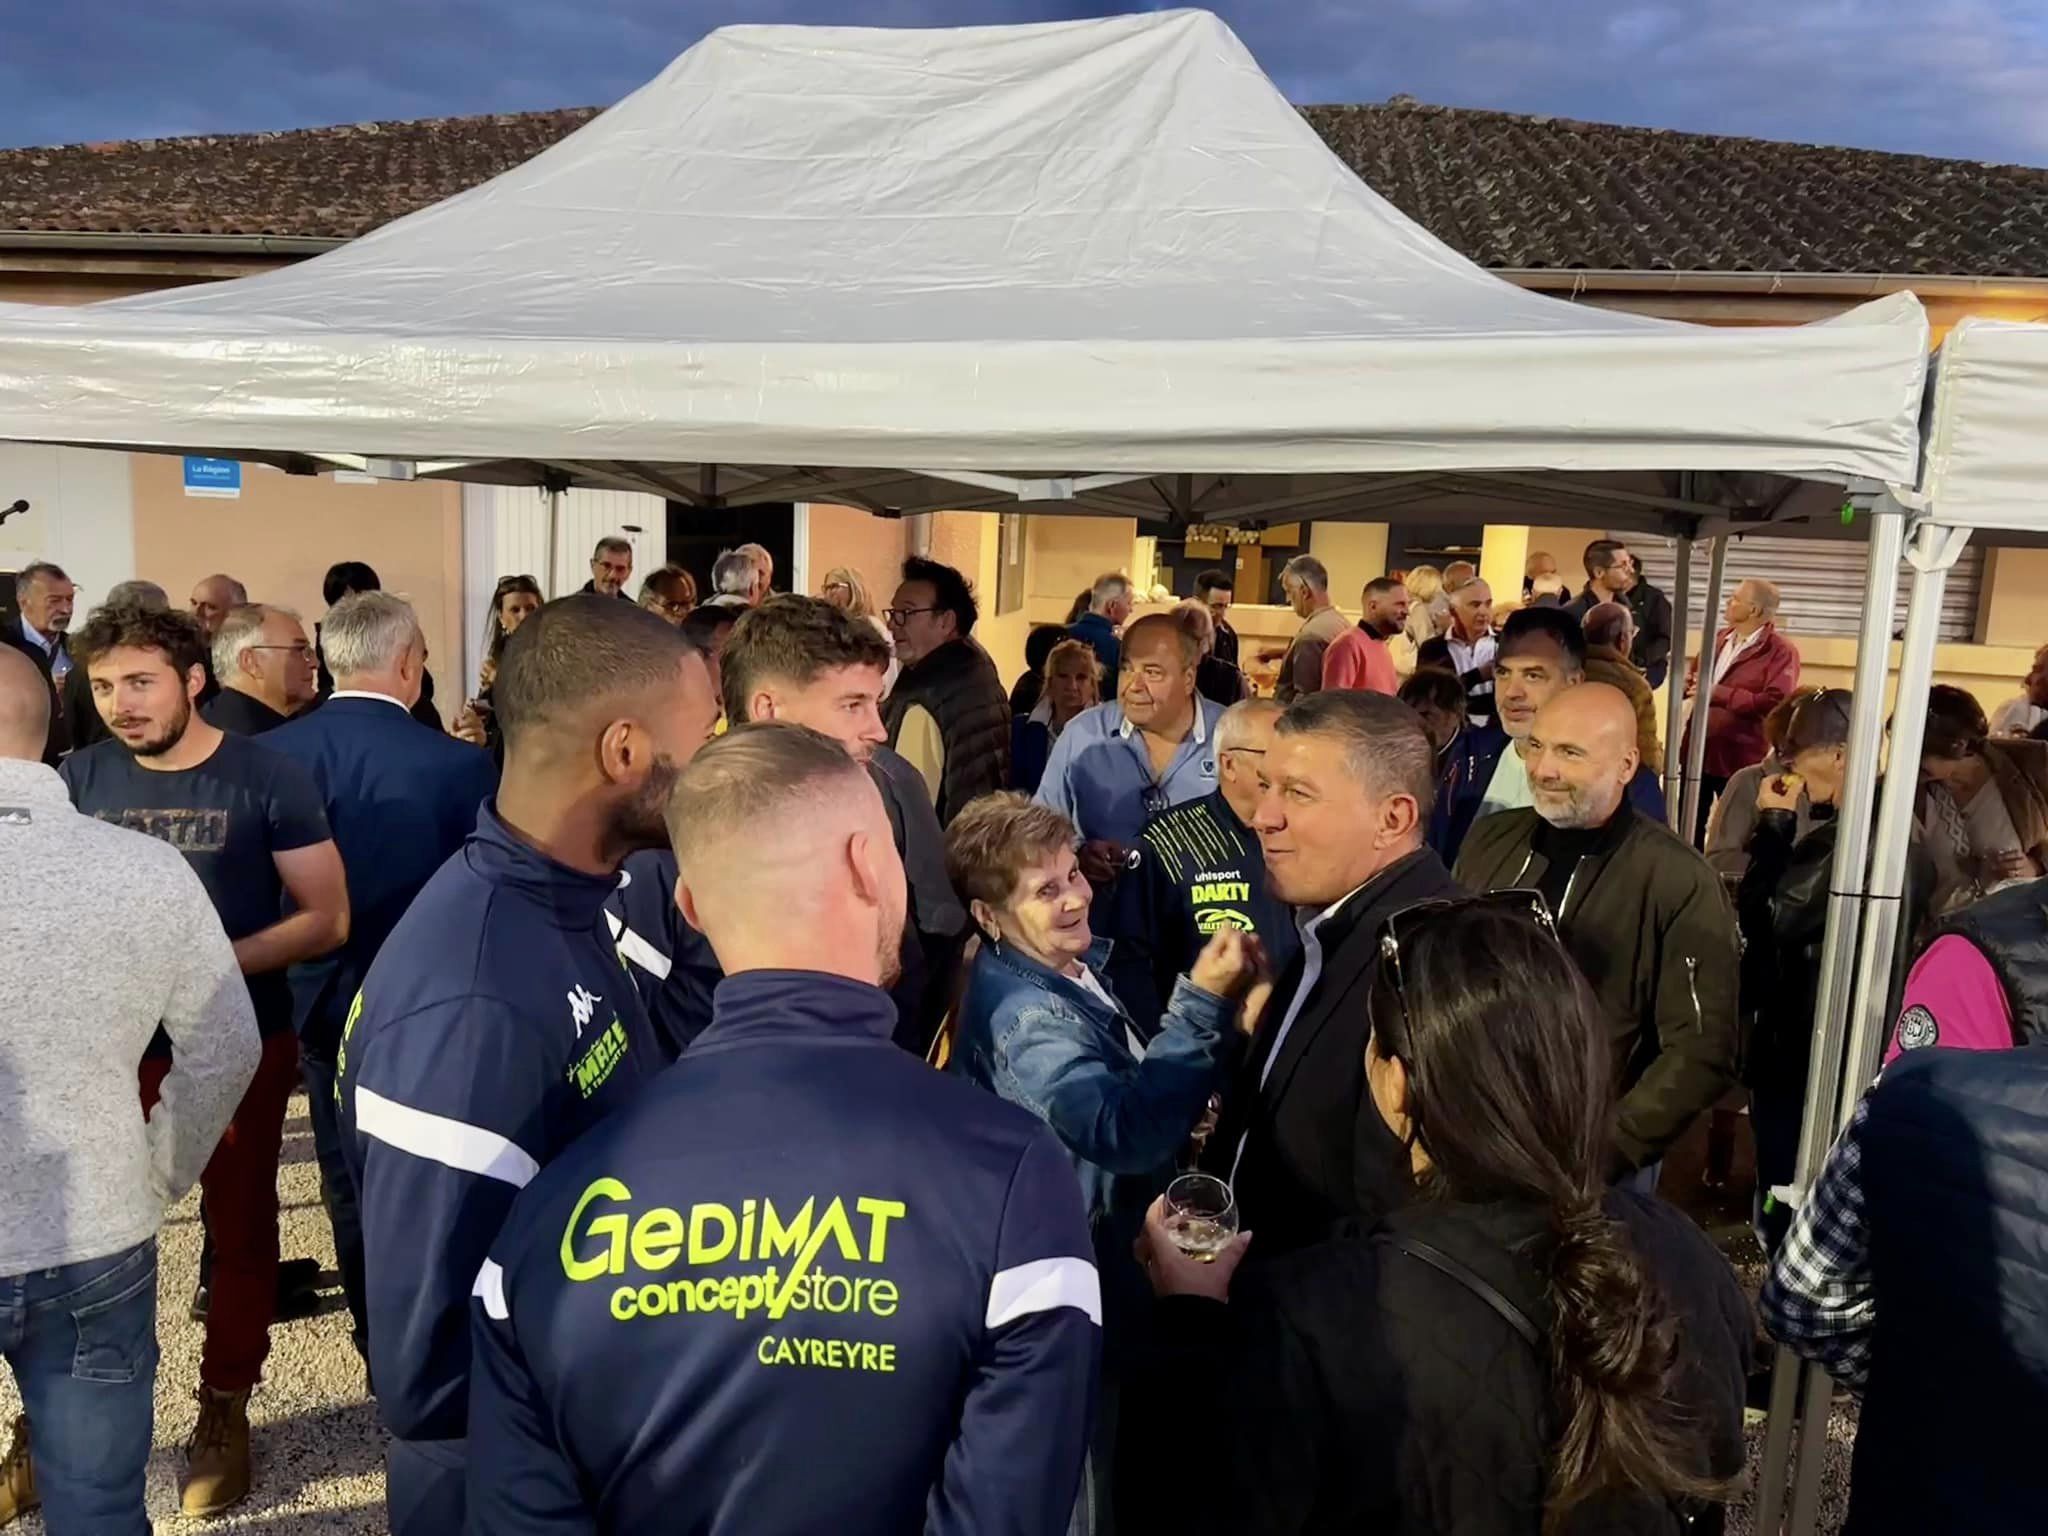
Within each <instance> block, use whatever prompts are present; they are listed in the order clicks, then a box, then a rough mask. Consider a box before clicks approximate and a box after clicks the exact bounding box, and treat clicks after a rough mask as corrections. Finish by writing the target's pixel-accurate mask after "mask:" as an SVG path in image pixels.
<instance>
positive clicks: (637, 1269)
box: [561, 1178, 908, 1371]
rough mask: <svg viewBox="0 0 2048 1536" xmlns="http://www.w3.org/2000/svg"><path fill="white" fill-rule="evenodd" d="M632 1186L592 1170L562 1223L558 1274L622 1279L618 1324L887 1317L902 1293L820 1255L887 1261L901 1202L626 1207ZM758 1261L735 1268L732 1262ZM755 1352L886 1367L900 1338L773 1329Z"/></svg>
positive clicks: (850, 1366)
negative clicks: (680, 1271)
mask: <svg viewBox="0 0 2048 1536" xmlns="http://www.w3.org/2000/svg"><path fill="white" fill-rule="evenodd" d="M632 1199H633V1193H632V1191H631V1190H629V1189H628V1188H627V1187H626V1186H625V1185H624V1184H622V1183H621V1182H620V1181H619V1180H617V1179H613V1178H600V1179H593V1180H592V1181H591V1182H590V1184H589V1185H588V1186H587V1187H586V1188H585V1189H584V1191H583V1195H582V1197H581V1198H580V1199H579V1200H577V1202H576V1206H575V1209H573V1210H572V1211H570V1213H569V1221H568V1225H567V1226H566V1227H564V1228H563V1230H562V1250H561V1257H562V1273H563V1274H565V1275H566V1276H568V1278H569V1279H570V1280H572V1281H575V1282H578V1283H599V1282H603V1281H607V1280H610V1281H623V1282H624V1283H623V1284H617V1285H615V1286H614V1287H613V1289H612V1293H611V1315H612V1316H613V1317H614V1318H616V1319H617V1320H618V1321H620V1322H622V1323H623V1322H632V1321H635V1320H638V1319H645V1318H660V1317H670V1316H676V1315H683V1314H693V1313H714V1314H715V1313H724V1314H727V1315H729V1316H731V1317H732V1318H734V1319H735V1320H738V1321H742V1322H743V1321H745V1320H746V1319H748V1318H750V1317H756V1316H759V1317H764V1318H766V1319H768V1320H769V1321H771V1322H780V1321H782V1320H783V1318H785V1317H786V1316H787V1315H788V1314H790V1313H792V1312H795V1313H813V1314H815V1313H825V1314H836V1315H846V1314H860V1315H865V1316H869V1317H878V1318H888V1317H894V1316H895V1315H896V1309H897V1307H898V1305H899V1302H900V1300H901V1298H900V1295H899V1293H898V1291H897V1287H896V1282H895V1281H893V1280H891V1279H889V1278H888V1277H887V1276H885V1275H881V1274H875V1273H853V1274H847V1273H839V1272H835V1271H832V1270H827V1269H824V1268H821V1267H820V1261H821V1260H831V1261H835V1262H836V1263H838V1264H841V1265H851V1266H855V1267H856V1268H857V1269H858V1270H862V1271H873V1270H876V1269H879V1268H881V1267H882V1266H883V1265H884V1264H886V1263H887V1262H888V1257H889V1228H890V1224H891V1223H892V1222H895V1221H899V1220H901V1219H903V1217H904V1216H905V1215H906V1214H907V1212H908V1207H907V1206H906V1205H905V1204H904V1202H902V1201H901V1200H882V1199H877V1198H874V1197H872V1196H866V1195H860V1196H855V1197H854V1198H853V1199H852V1201H851V1203H850V1204H849V1202H848V1199H847V1198H846V1197H845V1196H842V1195H831V1196H819V1195H811V1196H808V1197H806V1198H805V1200H804V1203H803V1204H802V1205H800V1206H798V1207H796V1208H795V1209H794V1210H791V1209H789V1208H788V1205H787V1202H785V1203H784V1205H783V1206H782V1207H779V1208H778V1206H777V1205H776V1203H775V1202H774V1201H773V1200H770V1199H766V1198H761V1199H753V1198H749V1199H746V1200H742V1201H741V1202H740V1203H739V1206H738V1208H737V1209H735V1208H734V1207H732V1206H731V1205H726V1204H721V1203H718V1202H715V1201H700V1202H698V1203H697V1204H695V1205H692V1206H691V1207H690V1209H689V1213H688V1215H687V1216H686V1215H685V1214H684V1213H683V1212H682V1211H680V1210H678V1209H676V1208H675V1207H673V1206H666V1205H655V1206H648V1207H646V1208H645V1209H642V1210H638V1211H634V1210H631V1209H622V1207H627V1206H628V1205H629V1204H630V1202H631V1201H632ZM714 1264H715V1265H719V1266H721V1268H722V1270H723V1271H724V1272H722V1273H720V1274H716V1275H704V1274H684V1275H671V1274H670V1272H671V1271H673V1270H675V1269H676V1268H677V1267H678V1266H684V1267H686V1268H689V1269H696V1268H698V1267H699V1266H704V1265H714ZM735 1264H737V1265H743V1266H757V1267H754V1268H749V1269H745V1270H743V1271H741V1272H739V1273H734V1272H733V1271H732V1266H733V1265H735ZM755 1358H756V1359H757V1360H759V1361H760V1363H761V1364H763V1365H810V1366H824V1367H827V1368H831V1369H839V1370H865V1371H893V1370H895V1369H896V1346H895V1345H894V1344H881V1343H873V1342H868V1341H862V1340H849V1339H809V1338H794V1337H787V1336H784V1335H781V1334H776V1333H770V1334H766V1335H764V1336H763V1337H762V1339H761V1341H760V1344H759V1345H758V1346H757V1348H756V1350H755Z"/></svg>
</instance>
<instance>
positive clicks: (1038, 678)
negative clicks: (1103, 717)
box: [1010, 624, 1067, 717]
mask: <svg viewBox="0 0 2048 1536" xmlns="http://www.w3.org/2000/svg"><path fill="white" fill-rule="evenodd" d="M1066 638H1067V630H1066V626H1065V625H1063V624H1034V625H1033V626H1032V627H1031V633H1030V634H1028V635H1026V636H1025V637H1024V670H1023V671H1022V672H1021V673H1019V674H1018V676H1017V681H1016V683H1015V684H1013V685H1012V686H1011V689H1010V714H1011V715H1012V716H1013V717H1022V716H1024V715H1028V714H1030V713H1031V711H1032V710H1034V709H1036V708H1038V700H1039V698H1040V696H1041V695H1043V694H1044V692H1045V663H1046V658H1047V657H1049V656H1051V655H1052V648H1053V647H1054V646H1056V645H1058V644H1059V643H1060V642H1061V641H1062V640H1064V639H1066Z"/></svg>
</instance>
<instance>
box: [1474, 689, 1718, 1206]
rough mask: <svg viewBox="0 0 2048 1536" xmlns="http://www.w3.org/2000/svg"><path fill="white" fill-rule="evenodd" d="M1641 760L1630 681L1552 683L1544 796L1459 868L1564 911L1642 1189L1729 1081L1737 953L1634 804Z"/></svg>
mask: <svg viewBox="0 0 2048 1536" xmlns="http://www.w3.org/2000/svg"><path fill="white" fill-rule="evenodd" d="M1638 762H1639V759H1638V755H1637V751H1636V717H1635V710H1634V709H1633V707H1631V705H1630V704H1629V701H1628V698H1627V696H1626V695H1625V694H1623V693H1622V692H1621V690H1620V689H1618V688H1613V687H1610V686H1609V685H1607V684H1605V683H1581V684H1579V685H1578V686H1577V687H1574V688H1567V689H1565V690H1564V691H1562V692H1561V693H1558V694H1556V695H1554V696H1553V697H1552V698H1551V699H1550V700H1549V702H1547V703H1546V704H1544V705H1543V706H1542V708H1540V709H1539V710H1538V711H1537V712H1536V719H1535V723H1534V724H1533V726H1532V727H1531V728H1530V732H1529V740H1528V751H1527V764H1528V770H1529V788H1530V794H1531V797H1532V798H1533V800H1534V802H1535V803H1534V804H1533V805H1532V806H1529V807H1527V808H1524V809H1518V810H1511V811H1502V812H1500V813H1499V814H1498V815H1494V816H1486V817H1482V818H1481V819H1480V820H1479V821H1478V822H1476V823H1474V825H1473V827H1472V830H1471V832H1470V833H1469V834H1468V835H1467V837H1466V839H1465V846H1464V850H1463V851H1462V852H1461V853H1460V854H1459V856H1458V866H1457V871H1456V873H1457V877H1458V880H1459V883H1460V884H1462V885H1464V886H1466V887H1467V888H1469V889H1471V890H1475V891H1499V890H1508V889H1535V890H1538V891H1541V892H1542V893H1543V896H1544V898H1545V900H1546V901H1547V902H1548V903H1549V906H1550V910H1551V911H1552V912H1553V913H1555V914H1556V917H1557V927H1558V932H1559V935H1560V937H1562V939H1563V940H1564V945H1565V948H1566V949H1568V950H1569V951H1570V952H1571V955H1572V958H1573V959H1574V960H1576V961H1577V962H1578V964H1579V969H1580V970H1581V971H1583V972H1584V973H1585V976H1586V980H1587V982H1588V983H1589V984H1590V985H1591V987H1592V989H1593V995H1594V997H1595V999H1596V1000H1597V1001H1598V1002H1599V1004H1600V1007H1601V1009H1602V1011H1603V1012H1604V1013H1605V1014H1606V1016H1607V1022H1608V1026H1609V1029H1610V1031H1611V1035H1612V1039H1613V1045H1614V1065H1615V1072H1616V1086H1617V1087H1618V1089H1619V1090H1620V1092H1621V1103H1620V1106H1619V1109H1618V1111H1617V1115H1616V1127H1615V1148H1614V1171H1615V1172H1616V1174H1617V1175H1627V1176H1631V1177H1633V1178H1634V1179H1636V1180H1637V1181H1638V1182H1639V1183H1640V1184H1641V1185H1642V1186H1643V1187H1646V1188H1648V1187H1654V1184H1655V1177H1656V1170H1657V1166H1658V1163H1659V1161H1660V1159H1661V1158H1662V1157H1663V1154H1664V1151H1665V1149H1666V1148H1667V1147H1669V1146H1670V1145H1671V1144H1672V1143H1673V1142H1674V1141H1676V1140H1677V1139H1678V1138H1679V1137H1680V1136H1682V1135H1683V1134H1684V1133H1685V1131H1686V1129H1687V1127H1689V1126H1690V1125H1691V1124H1692V1122H1693V1120H1694V1118H1695V1117H1696V1116H1698V1115H1699V1114H1701V1113H1703V1112H1704V1111H1706V1110H1707V1109H1709V1108H1711V1107H1712V1106H1713V1104H1714V1103H1715V1102H1716V1101H1717V1100H1718V1099H1719V1098H1720V1097H1721V1095H1722V1094H1723V1093H1725V1092H1727V1090H1728V1089H1729V1088H1730V1087H1731V1086H1733V1084H1734V1081H1735V1054H1736V1012H1735V992H1736V968H1737V952H1738V950H1737V941H1736V931H1735V914H1734V912H1733V911H1732V910H1731V909H1730V907H1729V905H1728V899H1727V897H1726V895H1725V894H1724V893H1723V891H1722V887H1721V882H1720V880H1719V879H1718V878H1717V877H1716V876H1715V874H1714V872H1713V871H1712V870H1711V869H1709V868H1708V867H1707V864H1706V861H1705V860H1703V859H1702V858H1701V857H1700V856H1699V855H1698V854H1697V853H1695V852H1693V850H1692V849H1691V848H1689V847H1687V846H1686V844H1685V843H1684V842H1682V841H1681V840H1680V839H1678V838H1677V837H1674V836H1673V835H1672V834H1671V833H1670V832H1669V831H1668V830H1667V829H1666V828H1665V826H1664V825H1663V823H1662V822H1659V821H1654V820H1652V819H1651V818H1649V817H1647V816H1644V815H1642V814H1640V813H1639V812H1637V811H1636V810H1635V809H1634V808H1633V807H1632V806H1631V805H1630V804H1629V801H1628V786H1629V781H1630V780H1631V779H1633V778H1634V777H1635V774H1636V769H1637V767H1638ZM1481 963H1483V962H1481Z"/></svg>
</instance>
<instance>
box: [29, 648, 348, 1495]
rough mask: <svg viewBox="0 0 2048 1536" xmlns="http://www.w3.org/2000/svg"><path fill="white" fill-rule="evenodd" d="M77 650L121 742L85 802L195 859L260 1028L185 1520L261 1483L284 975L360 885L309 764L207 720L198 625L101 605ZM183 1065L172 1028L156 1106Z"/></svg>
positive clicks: (221, 1230) (149, 1066)
mask: <svg viewBox="0 0 2048 1536" xmlns="http://www.w3.org/2000/svg"><path fill="white" fill-rule="evenodd" d="M77 649H78V659H79V665H81V666H83V667H84V668H85V669H86V671H87V673H88V675H90V677H91V678H92V691H93V702H94V703H95V704H96V705H97V707H98V709H99V713H100V716H101V718H102V719H103V720H105V722H106V724H107V726H108V728H109V729H110V730H111V731H112V732H113V735H114V739H113V740H111V741H103V742H101V743H99V744H98V745H97V746H93V747H88V748H86V749H85V750H84V751H83V752H74V753H72V754H71V756H70V757H68V758H66V759H65V760H64V766H63V768H62V770H61V772H62V774H63V777H64V782H65V783H66V784H67V785H68V786H69V787H70V790H71V799H72V802H73V803H74V804H75V805H76V806H77V807H78V808H79V809H80V810H81V811H84V812H85V813H87V814H88V815H92V816H97V817H99V818H100V819H101V820H103V821H111V822H115V823H117V824H119V825H121V826H125V827H131V828H133V829H134V830H136V831H138V832H147V833H149V834H150V835H152V836H154V837H160V838H162V839H163V840H164V841H165V842H167V843H169V844H170V845H171V846H172V847H174V848H176V849H177V850H178V851H179V852H180V853H182V854H184V855H185V858H186V860H187V861H188V862H189V863H190V864H191V866H192V868H193V871H194V873H196V874H197V875H198V876H199V881H200V884H202V885H204V886H205V887H206V893H207V895H208V896H210V897H212V898H213V905H214V909H215V911H217V912H218V913H219V915H220V920H221V926H222V927H223V928H225V929H226V930H227V935H228V938H229V939H231V940H232V941H233V942H234V947H235V959H236V960H237V961H238V962H239V963H240V965H241V969H242V975H243V977H244V978H245V979H246V980H247V982H248V986H249V999H250V1001H251V1002H252V1003H253V1004H254V1005H255V1010H256V1028H257V1032H258V1033H259V1034H260V1035H261V1036H262V1037H263V1056H262V1060H261V1063H260V1064H259V1065H258V1067H257V1069H256V1077H255V1080H254V1081H253V1082H252V1083H251V1084H250V1085H249V1088H248V1091H247V1092H246V1093H245V1094H243V1096H242V1101H241V1103H240V1105H239V1106H237V1108H236V1110H235V1116H234V1119H233V1121H232V1122H230V1124H229V1126H228V1131H227V1134H226V1135H225V1136H223V1137H222V1138H221V1142H220V1146H219V1148H218V1149H217V1150H216V1151H215V1153H214V1155H213V1159H212V1161H211V1162H209V1163H208V1164H207V1166H206V1171H205V1173H204V1174H202V1175H201V1177H200V1187H201V1189H202V1190H203V1191H204V1193H205V1197H206V1206H205V1209H206V1223H207V1229H208V1231H209V1233H210V1234H211V1237H212V1241H213V1265H212V1271H211V1274H210V1275H209V1277H208V1281H207V1299H208V1306H207V1310H206V1314H205V1323H206V1345H205V1349H204V1351H203V1353H202V1354H201V1357H200V1362H199V1394H198V1396H199V1421H198V1426H197V1427H196V1428H195V1429H194V1430H193V1432H192V1439H191V1441H190V1442H189V1443H188V1445H187V1447H186V1459H187V1464H186V1472H185V1477H184V1479H183V1485H182V1492H181V1499H182V1503H183V1507H184V1512H185V1513H186V1514H188V1515H201V1516H204V1515H214V1514H218V1513H219V1512H221V1511H222V1510H224V1509H226V1508H227V1507H229V1506H230V1505H232V1504H235V1503H237V1502H239V1501H240V1500H241V1499H242V1498H244V1497H245V1496H246V1495H247V1494H248V1492H249V1477H250V1466H249V1418H248V1403H249V1393H250V1391H251V1390H252V1389H254V1387H255V1386H256V1383H257V1382H258V1381H259V1380H260V1379H261V1378H262V1374H263V1362H264V1359H265V1358H266V1356H267V1355H268V1354H269V1352H270V1323H271V1319H272V1316H273V1314H274V1312H275V1310H276V1306H277V1241H278V1234H277V1161H278V1151H279V1148H280V1146H281V1144H282V1141H283V1137H284V1112H285V1104H286V1101H287V1100H288V1099H290V1097H291V1094H292V1090H293V1088H294V1087H295V1086H296V1085H297V1083H298V1077H299V1048H298V1037H297V1036H296V1034H294V1032H293V1030H292V995H291V989H290V986H289V985H288V983H287V982H286V979H285V968H286V967H287V966H290V965H294V964H296V963H298V962H300V961H304V960H311V959H313V958H314V957H315V956H317V955H323V954H326V953H327V952H328V951H329V950H331V949H334V948H335V947H336V946H337V945H339V944H341V943H342V942H343V941H344V940H346V939H347V937H348V925H349V914H348V887H347V883H346V880H345V877H344V875H343V872H342V865H341V854H340V853H339V852H338V851H337V850H336V848H335V845H334V839H333V837H332V835H331V834H330V833H329V830H328V824H327V815H326V812H325V811H324V810H322V808H321V804H320V792H319V791H318V789H316V788H315V787H314V785H313V781H312V780H311V778H310V777H308V775H307V774H306V772H305V770H304V769H302V768H301V767H299V765H298V764H297V763H294V762H292V761H290V760H289V759H288V758H285V757H282V756H280V755H279V754H277V753H275V752H271V751H268V750H266V749H265V748H264V747H262V746H261V745H259V744H258V743H256V742H254V741H251V740H250V739H249V738H247V737H245V736H234V735H229V734H228V733H226V732H224V731H222V730H221V729H220V728H219V727H217V726H214V725H211V724H209V723H208V722H207V721H205V720H203V719H201V718H200V717H199V715H198V713H197V710H196V708H195V703H196V701H197V699H198V697H199V690H200V687H201V686H202V684H203V682H204V680H205V671H204V669H203V668H202V667H201V666H200V657H201V655H202V653H203V650H204V647H203V644H202V642H201V639H200V632H199V626H198V625H197V624H196V623H194V622H193V620H192V619H191V618H189V617H188V616H187V615H185V614H182V613H170V612H167V611H165V610H163V609H160V608H98V609H95V610H94V611H93V614H92V616H91V618H89V619H88V620H87V621H86V624H85V627H84V629H82V630H81V631H80V632H79V634H78V637H77ZM281 911H282V912H285V913H288V914H289V915H287V916H284V917H280V916H279V915H278V914H279V913H280V912H281ZM170 1069H171V1044H170V1041H169V1040H168V1039H166V1038H165V1037H164V1036H163V1035H162V1034H161V1033H159V1034H158V1036H157V1037H156V1039H155V1040H154V1041H152V1042H151V1045H150V1049H149V1053H148V1054H147V1055H146V1056H145V1057H144V1059H143V1063H142V1099H143V1108H144V1112H145V1113H147V1112H148V1111H149V1110H150V1109H152V1108H154V1106H155V1104H156V1101H157V1095H158V1092H159V1090H160V1088H161V1086H162V1084H163V1081H164V1079H165V1077H166V1076H167V1075H168V1074H169V1072H170ZM172 1108H173V1109H174V1110H175V1109H176V1108H177V1106H176V1105H173V1106H172Z"/></svg>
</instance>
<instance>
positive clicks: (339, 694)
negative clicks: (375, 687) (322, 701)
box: [327, 688, 412, 715]
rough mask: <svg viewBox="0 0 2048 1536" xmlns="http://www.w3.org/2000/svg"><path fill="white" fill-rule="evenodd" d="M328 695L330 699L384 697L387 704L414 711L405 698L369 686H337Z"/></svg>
mask: <svg viewBox="0 0 2048 1536" xmlns="http://www.w3.org/2000/svg"><path fill="white" fill-rule="evenodd" d="M327 697H328V698H330V699H382V700H383V701H384V702H385V703H386V704H391V705H395V706H396V707H397V708H399V709H403V710H405V712H406V713H407V714H408V715H409V714H411V713H412V710H411V709H410V708H409V707H408V706H407V705H406V704H405V703H404V701H403V700H400V699H394V698H393V697H391V695H390V694H388V693H377V692H374V691H372V690H371V689H368V688H337V689H335V690H334V692H332V693H330V694H329V695H327Z"/></svg>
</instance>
